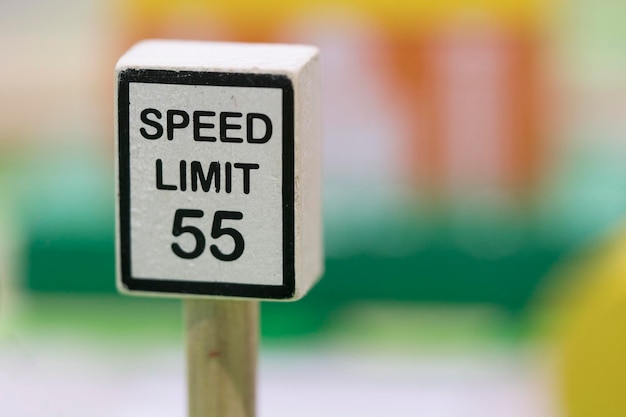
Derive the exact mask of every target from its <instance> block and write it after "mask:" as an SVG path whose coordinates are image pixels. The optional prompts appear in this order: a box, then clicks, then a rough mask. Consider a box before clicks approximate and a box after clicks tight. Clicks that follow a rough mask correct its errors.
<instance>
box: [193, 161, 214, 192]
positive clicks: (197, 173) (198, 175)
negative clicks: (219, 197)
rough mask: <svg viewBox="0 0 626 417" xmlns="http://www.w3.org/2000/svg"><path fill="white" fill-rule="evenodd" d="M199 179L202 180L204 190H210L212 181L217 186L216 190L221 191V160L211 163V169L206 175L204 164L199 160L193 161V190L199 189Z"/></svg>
mask: <svg viewBox="0 0 626 417" xmlns="http://www.w3.org/2000/svg"><path fill="white" fill-rule="evenodd" d="M198 180H200V185H201V187H202V190H204V191H205V192H208V191H209V190H210V189H211V182H213V185H214V187H213V188H215V192H216V193H219V192H220V163H219V162H211V164H210V165H209V171H208V172H207V174H206V176H205V175H204V171H203V170H202V164H201V163H200V162H198V161H192V162H191V190H192V191H197V190H198Z"/></svg>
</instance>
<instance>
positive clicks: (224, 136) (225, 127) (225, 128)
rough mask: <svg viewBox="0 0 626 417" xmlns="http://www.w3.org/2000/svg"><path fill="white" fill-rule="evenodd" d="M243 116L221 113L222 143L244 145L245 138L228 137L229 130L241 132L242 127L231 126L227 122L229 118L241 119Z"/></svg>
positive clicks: (228, 112)
mask: <svg viewBox="0 0 626 417" xmlns="http://www.w3.org/2000/svg"><path fill="white" fill-rule="evenodd" d="M241 116H243V114H241V113H236V112H230V111H225V112H223V113H220V140H221V141H222V142H232V143H242V142H243V138H233V137H229V136H228V130H241V125H236V124H230V123H228V122H227V121H226V119H227V118H229V117H241Z"/></svg>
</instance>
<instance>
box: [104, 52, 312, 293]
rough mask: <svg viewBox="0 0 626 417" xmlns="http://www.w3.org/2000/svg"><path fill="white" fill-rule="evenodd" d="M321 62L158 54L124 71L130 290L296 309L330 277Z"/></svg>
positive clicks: (120, 83) (283, 56)
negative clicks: (285, 303) (272, 302)
mask: <svg viewBox="0 0 626 417" xmlns="http://www.w3.org/2000/svg"><path fill="white" fill-rule="evenodd" d="M318 77H319V75H318V63H317V50H316V49H315V48H313V47H308V46H294V45H263V44H233V43H210V42H189V41H186V42H183V41H145V42H142V43H140V44H138V45H136V46H135V47H134V48H132V49H131V50H130V51H129V52H127V53H126V54H125V55H124V56H123V57H122V58H121V59H120V61H119V62H118V64H117V66H116V81H117V88H116V91H117V97H116V104H117V112H116V115H117V147H118V148H117V150H118V165H117V173H118V180H117V187H118V198H119V200H118V201H119V204H118V210H117V213H118V217H117V236H118V238H117V251H118V257H117V258H118V287H119V288H120V290H121V291H123V292H128V293H155V294H162V295H167V294H172V295H178V296H181V295H193V296H222V297H249V298H258V299H283V300H288V299H297V298H300V297H301V296H302V295H304V294H305V293H306V291H307V290H308V289H309V288H310V287H311V286H312V284H313V283H314V282H315V281H316V280H317V279H318V278H319V276H320V274H321V271H322V244H321V231H320V230H321V214H320V211H321V208H320V206H321V195H320V194H321V193H320V188H321V175H320V165H321V144H320V141H321V134H320V121H319V116H320V115H319V98H318V97H319V96H318V91H317V90H318Z"/></svg>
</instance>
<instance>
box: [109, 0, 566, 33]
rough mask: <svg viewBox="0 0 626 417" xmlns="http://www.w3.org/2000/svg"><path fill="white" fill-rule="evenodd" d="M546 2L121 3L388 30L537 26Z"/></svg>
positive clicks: (152, 10)
mask: <svg viewBox="0 0 626 417" xmlns="http://www.w3.org/2000/svg"><path fill="white" fill-rule="evenodd" d="M551 3H554V1H547V0H543V1H541V0H444V1H433V0H396V1H391V2H390V1H383V0H365V1H362V0H332V1H331V0H302V1H292V0H265V1H257V0H229V1H215V0H204V1H203V0H182V1H177V2H174V1H167V0H130V1H118V7H119V8H120V9H121V10H122V11H124V12H126V13H128V14H129V15H131V16H136V17H139V16H141V18H143V19H157V20H161V21H162V20H164V19H167V17H168V16H169V15H172V14H173V13H175V14H178V13H180V12H181V11H186V12H189V14H190V15H194V16H196V17H197V16H198V15H206V16H211V18H212V19H217V20H219V21H221V22H223V23H225V24H226V25H228V26H231V25H232V26H245V25H257V26H263V27H275V26H281V25H284V24H286V23H288V22H289V21H290V20H292V19H296V18H297V19H300V18H302V17H306V16H324V15H327V14H333V13H337V12H340V13H342V14H343V13H353V14H355V15H357V16H361V17H362V18H364V19H366V20H369V21H372V22H374V23H377V24H379V25H382V26H384V27H386V28H387V29H389V30H392V31H394V30H407V29H409V30H413V29H416V28H418V27H422V28H423V27H427V26H433V25H438V24H442V23H455V22H457V21H458V20H459V19H461V20H467V19H469V20H479V21H483V20H492V21H497V22H500V23H504V24H505V25H511V26H529V25H534V24H535V23H536V22H537V19H538V18H540V17H541V16H542V15H543V13H544V12H545V10H546V8H547V5H549V4H551Z"/></svg>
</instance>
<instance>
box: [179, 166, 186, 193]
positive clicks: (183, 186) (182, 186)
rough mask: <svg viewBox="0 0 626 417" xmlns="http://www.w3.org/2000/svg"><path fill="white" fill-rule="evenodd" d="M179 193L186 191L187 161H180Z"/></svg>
mask: <svg viewBox="0 0 626 417" xmlns="http://www.w3.org/2000/svg"><path fill="white" fill-rule="evenodd" d="M179 170H180V191H186V190H187V161H180V166H179Z"/></svg>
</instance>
